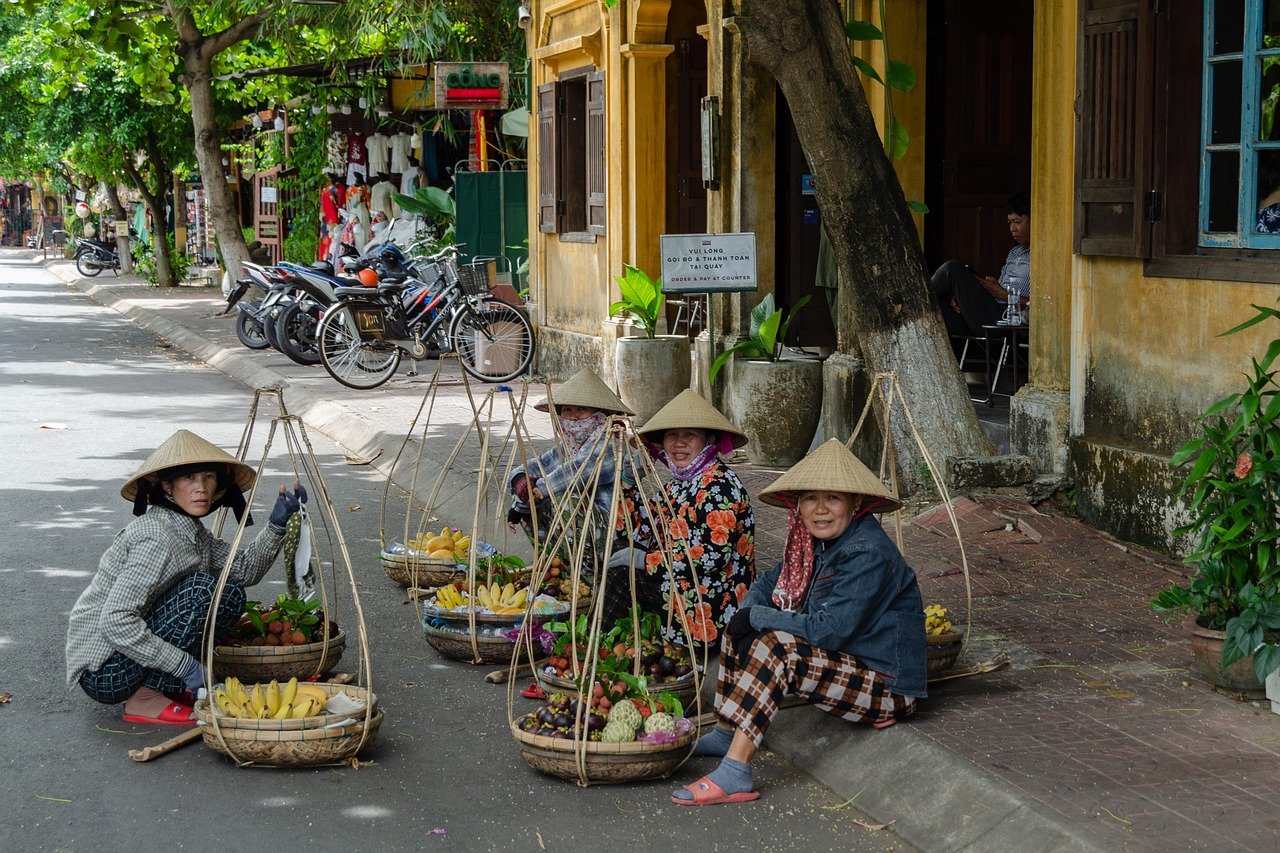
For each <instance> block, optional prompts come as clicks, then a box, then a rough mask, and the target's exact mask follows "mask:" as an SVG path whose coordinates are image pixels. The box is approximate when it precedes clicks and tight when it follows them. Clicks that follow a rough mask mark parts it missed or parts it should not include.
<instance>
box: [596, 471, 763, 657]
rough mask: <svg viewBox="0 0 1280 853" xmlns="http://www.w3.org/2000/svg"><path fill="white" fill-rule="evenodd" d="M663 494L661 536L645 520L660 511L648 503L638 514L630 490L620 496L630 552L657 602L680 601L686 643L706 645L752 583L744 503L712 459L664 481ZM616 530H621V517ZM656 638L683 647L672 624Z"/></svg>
mask: <svg viewBox="0 0 1280 853" xmlns="http://www.w3.org/2000/svg"><path fill="white" fill-rule="evenodd" d="M665 489H666V493H667V498H668V499H669V500H670V506H671V509H673V510H674V511H675V517H674V518H671V517H668V518H667V525H666V531H661V530H658V531H655V530H654V528H653V523H652V520H651V519H652V517H653V515H654V514H655V511H657V512H661V514H662V515H664V516H669V512H668V510H667V507H666V506H655V505H654V504H658V503H659V502H658V501H650V506H649V507H648V508H647V509H645V510H643V511H640V510H638V508H637V503H638V501H639V494H638V492H637V491H636V489H635V487H628V488H627V489H625V490H624V493H623V500H624V502H625V503H624V507H623V509H624V510H625V512H626V513H627V514H628V515H629V516H630V517H631V523H632V525H633V526H634V534H633V537H632V541H633V544H634V547H636V548H639V549H641V550H644V551H647V552H648V554H647V556H646V557H645V572H646V574H647V576H648V577H650V578H652V579H653V580H654V581H655V582H658V583H659V585H660V589H661V591H662V597H663V599H664V600H669V597H670V596H672V595H674V597H675V598H677V599H679V600H680V601H681V602H682V603H683V606H684V612H685V614H686V615H687V616H688V617H689V625H690V634H691V635H692V637H693V639H694V640H695V641H696V642H699V643H714V642H716V641H717V640H718V639H719V635H720V630H721V629H723V628H724V626H725V623H726V622H728V621H729V618H730V617H731V616H733V614H734V611H735V610H737V608H738V603H739V602H741V601H742V598H743V596H744V595H746V592H747V587H749V586H750V585H751V582H752V581H753V580H754V579H755V526H756V525H755V517H754V516H753V515H752V512H751V499H750V497H748V495H747V490H746V488H745V487H744V486H743V485H742V481H741V480H739V479H738V475H737V474H734V473H733V472H732V471H730V470H729V469H728V467H726V466H725V464H724V463H723V462H721V461H718V460H717V461H716V462H715V463H713V464H712V465H710V466H708V467H707V469H706V470H705V471H703V472H702V473H701V474H699V475H698V476H696V477H694V478H693V479H691V480H672V481H671V482H669V483H668V484H667V485H666V487H665ZM618 529H619V532H620V533H625V532H626V520H625V519H624V518H622V517H620V518H619V519H618ZM664 533H665V537H669V538H667V545H668V547H669V549H670V555H671V562H672V574H671V575H668V574H667V571H666V568H665V566H664V564H663V550H662V540H663V539H664V538H665V537H664ZM695 575H696V577H697V580H698V588H697V589H695V588H694V583H693V579H694V576H695ZM673 577H674V580H675V586H676V588H675V589H674V590H672V588H671V584H672V578H673ZM699 594H700V595H701V598H702V601H701V603H699V602H698V596H699ZM664 632H665V634H666V635H667V639H668V640H670V641H672V642H682V641H683V640H682V638H683V636H684V633H683V631H681V630H680V626H679V624H678V623H676V622H673V623H672V624H671V627H669V628H664Z"/></svg>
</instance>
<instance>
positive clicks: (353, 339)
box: [316, 306, 400, 389]
mask: <svg viewBox="0 0 1280 853" xmlns="http://www.w3.org/2000/svg"><path fill="white" fill-rule="evenodd" d="M316 339H317V340H318V341H319V347H320V363H321V364H323V365H324V369H325V370H327V371H329V375H330V376H332V377H333V378H334V379H336V380H338V381H339V382H341V383H342V384H343V385H346V386H347V387H348V388H361V389H363V388H377V387H378V386H379V385H381V384H382V383H384V382H386V381H387V380H388V379H390V378H391V377H392V376H394V375H395V372H396V368H398V367H399V366H400V348H399V347H397V346H396V345H395V344H387V343H381V342H376V341H365V340H361V338H360V335H359V334H358V333H357V332H356V324H355V318H354V317H353V316H352V314H351V310H350V309H349V308H346V307H345V306H343V307H338V308H334V309H330V311H329V312H328V313H326V314H325V316H324V318H323V319H322V320H321V321H320V327H319V329H317V330H316Z"/></svg>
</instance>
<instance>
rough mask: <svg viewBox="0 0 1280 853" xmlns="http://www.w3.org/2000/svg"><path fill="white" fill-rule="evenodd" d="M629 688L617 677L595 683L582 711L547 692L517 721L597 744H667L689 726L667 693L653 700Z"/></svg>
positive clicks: (561, 737) (528, 728)
mask: <svg viewBox="0 0 1280 853" xmlns="http://www.w3.org/2000/svg"><path fill="white" fill-rule="evenodd" d="M632 689H633V688H631V687H630V686H629V685H627V684H626V683H625V682H622V681H617V682H614V683H613V684H611V685H609V686H608V687H606V686H605V685H603V684H601V683H600V682H596V683H595V684H594V685H592V688H591V698H590V700H589V702H588V703H587V708H586V709H585V713H583V708H582V703H581V700H579V699H573V698H570V697H569V696H567V695H565V694H564V693H552V694H551V695H550V696H548V697H547V702H546V704H544V705H542V706H541V707H539V708H538V709H537V710H535V711H530V712H529V713H528V714H526V715H525V716H524V717H522V718H521V719H520V721H519V722H518V723H517V724H516V725H517V728H519V729H520V730H521V731H524V732H529V733H530V734H536V735H542V736H543V737H550V738H556V739H557V740H570V739H573V738H575V737H578V738H580V736H581V734H582V731H583V729H584V728H585V730H586V737H587V740H590V741H599V742H602V743H628V742H630V741H634V740H642V741H647V742H649V743H655V744H657V743H671V742H673V741H675V740H676V739H678V738H679V737H680V736H681V735H683V734H684V733H686V732H688V731H690V730H691V728H692V724H691V723H690V722H689V721H688V720H685V719H684V716H683V714H684V709H683V708H681V707H680V702H679V700H677V699H676V698H675V697H674V696H672V695H671V694H669V693H668V694H663V695H661V696H659V697H658V699H656V700H655V699H652V698H650V697H649V696H647V695H646V696H632V697H628V696H627V693H628V692H631V691H632Z"/></svg>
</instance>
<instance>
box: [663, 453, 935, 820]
mask: <svg viewBox="0 0 1280 853" xmlns="http://www.w3.org/2000/svg"><path fill="white" fill-rule="evenodd" d="M760 499H761V500H763V501H765V502H767V503H771V504H774V505H775V506H785V507H788V508H790V509H791V519H790V525H789V527H788V529H787V540H786V546H785V548H784V552H783V553H784V556H783V558H782V562H781V563H779V564H778V565H777V566H776V567H775V568H773V569H772V570H770V571H769V572H766V573H765V574H763V575H761V576H760V578H759V579H758V580H757V581H756V582H755V583H754V584H753V585H752V586H751V589H750V591H749V592H748V593H747V596H746V598H745V599H743V602H742V606H741V607H740V608H739V609H738V611H737V612H736V613H734V615H733V618H732V619H731V620H730V621H729V624H728V626H727V627H726V628H725V637H724V643H723V644H722V645H721V651H720V677H719V681H718V683H717V687H716V716H717V718H718V724H717V727H716V728H715V729H713V730H712V731H711V733H710V734H706V735H703V736H702V738H700V739H699V741H698V743H697V746H696V747H695V750H694V754H695V755H714V756H720V757H722V758H723V760H722V761H721V763H720V766H719V767H717V768H716V769H715V770H714V771H712V772H711V773H709V774H708V775H706V776H704V777H702V778H701V779H699V780H698V781H697V782H694V783H693V784H691V785H686V786H685V787H683V788H680V789H678V790H676V791H675V793H673V794H672V796H671V800H672V802H674V803H676V804H677V805H685V806H698V805H710V804H713V803H738V802H745V801H747V800H754V799H756V798H757V797H759V796H760V795H759V794H758V793H757V792H756V791H754V790H753V787H754V786H753V783H752V778H751V766H750V763H751V759H752V757H753V756H754V755H755V752H756V748H757V747H758V746H759V745H760V741H761V740H762V739H763V738H764V733H765V730H766V729H767V728H768V727H769V722H770V721H771V720H772V719H773V715H774V714H776V713H777V711H778V705H779V703H780V702H781V700H782V697H783V696H784V695H786V694H787V693H792V694H795V695H797V696H800V697H801V698H803V699H805V700H806V701H808V702H811V703H813V704H814V705H817V706H818V707H819V708H821V709H822V710H824V711H826V712H827V713H829V714H833V715H835V716H837V717H841V718H843V719H845V720H848V721H851V722H868V723H871V724H872V725H873V726H874V727H876V728H885V727H887V726H891V725H893V723H894V722H895V721H897V720H898V719H900V718H902V717H904V716H906V715H907V714H910V713H911V712H912V711H914V710H915V707H916V700H917V699H919V698H921V697H923V696H924V695H925V668H926V655H927V652H926V641H925V631H924V607H923V604H922V602H921V600H920V588H919V586H918V585H917V584H916V576H915V572H913V571H912V570H911V567H910V566H908V565H907V564H906V562H905V561H904V560H903V559H902V554H901V553H899V551H898V549H897V547H896V546H895V545H894V544H893V542H892V541H891V540H890V539H889V537H888V536H886V535H885V533H884V530H883V529H881V527H880V524H879V522H877V521H876V519H875V518H874V517H873V514H874V513H877V512H886V511H891V510H894V509H897V508H898V507H899V506H901V503H900V502H899V501H898V500H897V499H896V498H895V497H893V495H891V494H890V493H889V492H888V491H887V490H886V489H885V487H884V484H883V483H881V482H880V480H879V478H878V477H876V476H875V475H874V474H872V473H871V472H870V471H869V470H867V468H866V466H865V465H863V464H862V463H861V462H860V461H858V459H857V457H855V456H854V455H853V454H852V453H850V452H849V450H848V449H847V448H845V446H844V445H843V444H841V443H840V442H839V441H835V440H832V441H828V442H827V443H826V444H824V445H823V446H822V447H820V448H819V449H818V450H816V451H815V452H814V453H812V454H810V455H809V456H808V457H807V458H805V459H803V460H801V461H800V462H799V463H798V464H797V465H795V467H793V468H792V469H791V470H789V471H787V472H786V473H785V474H783V475H782V476H781V477H779V478H778V479H777V480H776V481H775V482H774V483H773V485H771V486H769V488H767V489H765V490H764V491H763V492H762V493H761V495H760Z"/></svg>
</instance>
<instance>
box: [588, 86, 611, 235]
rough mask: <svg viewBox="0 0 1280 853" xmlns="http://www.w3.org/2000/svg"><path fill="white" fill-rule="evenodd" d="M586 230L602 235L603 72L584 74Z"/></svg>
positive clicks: (605, 180) (603, 229) (605, 212)
mask: <svg viewBox="0 0 1280 853" xmlns="http://www.w3.org/2000/svg"><path fill="white" fill-rule="evenodd" d="M586 154H587V163H586V167H587V231H588V232H590V233H592V234H603V233H604V232H605V217H606V215H607V213H608V211H607V210H606V209H605V189H606V187H607V183H608V177H607V173H606V171H605V123H604V72H603V71H596V72H593V73H591V74H588V75H587V149H586Z"/></svg>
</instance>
